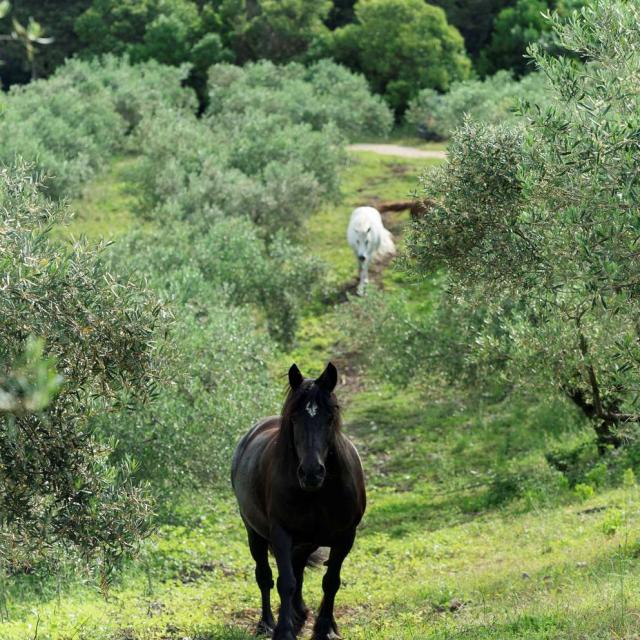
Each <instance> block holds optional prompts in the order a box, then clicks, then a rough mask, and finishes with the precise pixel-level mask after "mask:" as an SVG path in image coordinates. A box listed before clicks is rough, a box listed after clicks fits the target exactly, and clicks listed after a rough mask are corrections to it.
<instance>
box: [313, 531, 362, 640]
mask: <svg viewBox="0 0 640 640" xmlns="http://www.w3.org/2000/svg"><path fill="white" fill-rule="evenodd" d="M355 537H356V532H355V529H354V530H353V531H352V532H350V533H349V534H348V535H347V536H345V538H344V539H343V540H342V541H341V542H340V543H339V544H336V545H334V546H333V547H331V553H330V554H329V562H328V563H327V572H326V573H325V574H324V578H322V590H323V592H324V597H323V598H322V604H321V605H320V609H319V611H318V618H317V619H316V624H315V626H314V628H313V640H335V639H336V638H340V634H339V633H338V626H337V625H336V620H335V618H334V616H333V606H334V603H335V599H336V593H338V589H339V588H340V569H341V568H342V563H343V562H344V559H345V558H346V557H347V555H348V554H349V551H351V547H352V546H353V541H354V540H355Z"/></svg>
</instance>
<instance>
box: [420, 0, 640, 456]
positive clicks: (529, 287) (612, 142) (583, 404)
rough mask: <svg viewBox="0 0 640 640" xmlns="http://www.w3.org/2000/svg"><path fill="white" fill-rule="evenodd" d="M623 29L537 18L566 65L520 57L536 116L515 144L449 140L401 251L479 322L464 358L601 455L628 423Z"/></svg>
mask: <svg viewBox="0 0 640 640" xmlns="http://www.w3.org/2000/svg"><path fill="white" fill-rule="evenodd" d="M639 19H640V7H638V5H637V3H635V2H624V1H615V2H609V1H607V2H605V1H603V0H596V1H594V2H593V3H591V4H590V5H589V6H588V7H585V8H584V9H582V10H581V11H580V13H579V14H576V15H574V16H573V17H572V18H570V19H569V20H568V21H566V22H563V21H561V20H560V19H559V18H552V25H553V28H554V30H555V32H556V34H557V37H558V39H559V41H560V43H561V45H562V47H563V48H564V49H565V50H566V51H568V52H569V53H573V54H575V55H578V56H579V57H580V59H581V60H582V62H581V63H578V62H576V59H575V57H574V58H571V57H569V56H568V55H567V56H559V57H553V56H550V55H548V54H544V53H542V52H541V51H540V50H538V49H537V48H536V47H533V48H532V49H531V53H532V55H533V57H534V59H535V61H536V62H537V64H538V65H539V67H540V70H541V72H542V73H543V74H545V75H546V76H547V77H548V81H549V87H550V95H551V102H550V105H549V106H547V107H546V108H542V109H536V108H534V107H531V108H530V109H529V110H528V111H527V114H526V117H524V118H522V119H521V127H520V129H518V130H510V128H509V127H507V126H502V127H493V126H488V125H479V124H470V123H468V124H466V125H465V126H464V127H462V128H461V129H460V130H459V131H458V132H457V133H456V135H455V137H454V141H453V144H452V147H451V149H450V162H449V164H448V165H447V166H445V167H444V168H443V169H441V170H440V171H439V172H437V173H435V174H433V175H431V176H428V177H425V180H424V183H423V184H424V189H425V195H426V196H427V198H428V199H429V201H430V203H431V207H430V212H429V214H428V215H427V217H426V218H425V219H424V220H423V221H422V222H421V223H420V224H418V225H417V226H416V228H415V230H414V232H413V235H412V237H411V239H410V241H409V254H410V257H411V258H412V259H413V260H414V266H415V267H416V269H417V270H418V271H419V272H421V273H426V272H431V271H433V270H434V269H437V268H441V267H444V268H445V269H446V270H447V272H448V274H449V277H450V280H451V285H452V288H453V290H454V291H455V292H456V294H457V295H459V296H462V297H464V298H465V299H467V300H473V301H474V304H475V305H479V306H482V307H484V308H485V309H486V310H487V314H488V317H487V318H486V320H485V322H484V324H483V326H481V327H480V328H479V329H478V331H477V332H476V334H475V338H474V339H473V341H472V342H470V343H468V353H469V358H470V359H471V360H474V359H476V360H477V359H478V358H482V357H483V355H484V356H487V357H494V358H495V357H496V355H499V356H500V358H501V359H502V361H503V363H504V364H503V367H502V368H501V369H496V375H501V376H503V377H504V379H505V380H518V381H519V382H520V383H524V384H532V385H544V386H545V388H555V389H556V390H558V391H560V392H562V393H563V394H566V395H567V396H569V397H570V398H571V399H572V400H573V401H574V402H575V403H576V404H577V405H578V406H579V407H580V408H581V409H582V410H583V411H584V413H585V414H586V415H587V416H590V417H592V418H594V419H595V421H596V422H595V424H596V431H597V432H598V441H599V444H600V445H601V448H604V447H605V446H606V445H608V444H614V445H617V444H619V443H620V437H619V436H620V433H616V432H615V431H616V430H618V431H621V432H622V433H632V432H634V431H635V427H634V425H635V423H636V422H638V421H640V417H639V414H640V407H639V406H638V404H639V396H638V393H637V389H638V387H639V386H640V349H639V347H638V344H639V333H638V323H637V318H638V315H639V312H640V303H639V299H640V262H639V261H638V259H637V251H638V249H637V247H638V243H639V242H640V223H639V222H638V221H639V220H640V218H639V216H638V201H639V196H640V171H639V165H638V163H639V159H640V139H639V137H638V135H637V131H638V128H639V127H640V97H639V95H638V92H637V91H636V90H635V86H636V83H637V79H638V77H639V76H640V55H638V51H640V32H639V31H638V29H637V25H638V20H639Z"/></svg>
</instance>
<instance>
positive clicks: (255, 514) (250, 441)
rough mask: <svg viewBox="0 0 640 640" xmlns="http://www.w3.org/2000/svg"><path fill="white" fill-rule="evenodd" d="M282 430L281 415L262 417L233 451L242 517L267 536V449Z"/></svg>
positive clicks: (233, 478) (234, 483) (235, 486)
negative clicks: (265, 490)
mask: <svg viewBox="0 0 640 640" xmlns="http://www.w3.org/2000/svg"><path fill="white" fill-rule="evenodd" d="M279 430H280V417H279V416H270V417H268V418H263V419H262V420H260V421H258V422H257V423H256V424H254V425H253V427H251V429H250V430H249V431H248V433H246V434H245V435H244V436H243V437H242V439H241V440H240V442H238V445H237V446H236V450H235V453H234V454H233V461H232V463H231V485H232V487H233V491H234V493H235V494H236V499H237V500H238V506H239V507H240V513H241V514H242V518H243V520H244V521H245V523H247V524H248V525H249V526H251V527H252V528H253V529H254V530H255V531H257V532H258V533H259V534H260V535H263V536H265V537H266V535H267V532H268V522H267V516H266V510H265V504H264V493H263V491H262V489H263V488H264V486H263V483H264V478H263V477H262V475H263V471H264V452H265V450H266V449H267V447H268V446H269V444H271V443H272V442H273V441H274V440H275V438H276V436H277V435H278V432H279Z"/></svg>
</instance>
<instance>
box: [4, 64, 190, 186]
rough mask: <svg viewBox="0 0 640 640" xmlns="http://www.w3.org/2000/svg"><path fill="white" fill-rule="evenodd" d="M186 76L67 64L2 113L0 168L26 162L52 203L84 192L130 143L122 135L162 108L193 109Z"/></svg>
mask: <svg viewBox="0 0 640 640" xmlns="http://www.w3.org/2000/svg"><path fill="white" fill-rule="evenodd" d="M186 72H187V70H186V69H185V68H182V69H171V68H167V67H162V66H160V65H158V64H155V63H149V64H146V65H139V66H137V67H133V66H131V65H129V64H128V63H127V62H126V61H121V60H117V59H116V58H113V57H106V58H105V59H103V60H102V61H91V62H80V61H78V60H70V61H69V62H67V63H66V64H65V65H64V66H62V67H60V68H59V69H58V70H57V71H56V73H55V74H54V75H53V76H52V77H51V78H49V79H48V80H38V81H37V82H32V83H31V84H29V85H27V86H23V87H14V88H13V89H12V90H11V91H10V92H9V94H8V95H6V96H5V97H4V99H3V102H4V104H3V105H2V107H3V108H2V110H0V138H1V139H2V140H3V144H2V147H1V148H0V162H3V163H5V164H11V163H12V162H13V161H14V160H15V159H16V158H17V157H21V158H23V159H25V160H27V161H29V162H30V163H31V164H32V166H33V170H34V174H38V175H43V174H44V175H46V176H48V177H51V178H53V179H52V180H50V181H49V182H48V183H47V187H48V189H49V193H50V194H51V195H52V196H54V197H57V198H59V197H62V196H74V195H77V194H78V192H79V191H80V189H81V187H82V186H83V185H84V184H85V183H86V182H87V181H88V180H90V179H91V178H92V177H93V176H94V175H95V173H96V172H97V171H98V170H99V169H101V168H102V167H103V166H104V164H105V163H106V161H107V160H108V159H109V158H110V157H111V156H112V155H113V154H114V153H115V152H117V151H121V150H122V149H123V148H124V147H125V145H126V142H127V139H126V134H127V132H128V131H130V130H131V129H132V128H134V127H135V126H136V125H137V124H138V123H139V122H140V120H141V118H142V115H143V113H147V112H153V110H154V109H157V108H158V107H159V105H160V104H163V105H170V106H172V107H174V108H176V109H179V110H182V109H187V110H189V109H193V108H195V98H194V96H193V93H192V92H191V91H190V90H188V89H184V88H183V87H182V86H181V85H182V81H183V80H184V77H185V75H186Z"/></svg>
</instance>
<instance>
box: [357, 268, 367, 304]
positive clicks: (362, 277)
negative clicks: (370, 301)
mask: <svg viewBox="0 0 640 640" xmlns="http://www.w3.org/2000/svg"><path fill="white" fill-rule="evenodd" d="M358 271H359V273H358V275H359V280H358V289H357V291H356V293H357V294H358V295H359V296H361V295H363V294H364V286H365V284H366V283H367V282H368V280H369V279H368V276H367V267H366V266H365V265H364V264H362V263H359V264H358Z"/></svg>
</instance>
